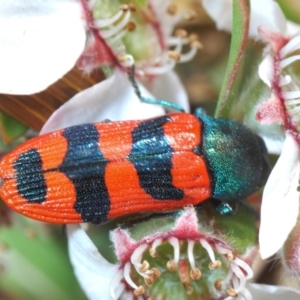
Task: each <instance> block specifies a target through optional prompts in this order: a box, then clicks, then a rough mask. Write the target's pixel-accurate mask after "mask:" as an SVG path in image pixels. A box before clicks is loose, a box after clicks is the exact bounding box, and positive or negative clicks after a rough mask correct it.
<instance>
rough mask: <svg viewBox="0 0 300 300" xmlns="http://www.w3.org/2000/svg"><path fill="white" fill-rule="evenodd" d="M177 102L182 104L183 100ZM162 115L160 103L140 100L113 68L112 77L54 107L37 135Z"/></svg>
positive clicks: (146, 95) (130, 85)
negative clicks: (57, 107)
mask: <svg viewBox="0 0 300 300" xmlns="http://www.w3.org/2000/svg"><path fill="white" fill-rule="evenodd" d="M140 89H141V92H142V94H143V96H145V97H149V98H153V99H154V96H152V95H151V94H149V92H148V91H147V90H146V89H145V88H143V87H142V86H141V85H140ZM180 101H182V102H183V103H184V99H183V100H180ZM185 105H186V104H185ZM163 114H164V110H163V109H162V107H161V106H159V105H153V104H147V103H143V102H141V101H140V99H139V98H138V97H137V95H136V94H135V92H134V89H133V87H132V84H131V83H130V82H129V80H128V77H127V74H126V73H124V72H123V71H121V70H119V69H118V68H116V69H115V70H114V73H113V75H112V76H111V77H109V78H108V79H106V80H104V81H102V82H100V83H98V84H96V85H94V86H92V87H91V88H88V89H86V90H84V91H82V92H80V93H78V94H76V95H75V96H74V97H73V98H72V99H70V100H69V101H67V102H66V103H65V104H64V105H62V106H61V107H60V108H59V109H58V110H56V111H55V112H54V113H53V114H52V116H51V117H50V118H49V119H48V121H47V122H46V123H45V125H44V127H43V128H42V130H41V133H40V134H44V133H47V132H51V131H54V130H58V129H62V128H65V127H69V126H73V125H79V124H84V123H94V122H103V121H104V120H111V121H119V120H134V119H145V118H150V117H155V116H159V115H163Z"/></svg>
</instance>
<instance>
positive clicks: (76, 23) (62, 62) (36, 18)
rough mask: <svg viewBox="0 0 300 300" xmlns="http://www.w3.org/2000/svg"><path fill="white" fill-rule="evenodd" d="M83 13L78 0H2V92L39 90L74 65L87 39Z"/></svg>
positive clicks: (0, 90) (0, 23) (0, 20)
mask: <svg viewBox="0 0 300 300" xmlns="http://www.w3.org/2000/svg"><path fill="white" fill-rule="evenodd" d="M81 17H82V15H81V8H80V5H78V1H76V0H51V1H44V0H37V1H23V0H14V1H10V0H2V1H1V4H0V66H1V67H0V83H1V84H0V93H6V94H31V93H36V92H39V91H41V90H43V89H45V88H47V87H48V86H49V85H50V84H52V83H53V82H55V81H56V80H58V79H59V78H61V77H62V76H63V75H64V74H65V73H67V72H68V71H69V70H70V69H71V68H73V67H74V65H75V63H76V60H77V59H78V58H79V56H80V54H81V53H82V51H83V49H84V46H85V40H86V34H85V30H84V26H83V22H82V18H81Z"/></svg>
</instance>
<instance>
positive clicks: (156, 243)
mask: <svg viewBox="0 0 300 300" xmlns="http://www.w3.org/2000/svg"><path fill="white" fill-rule="evenodd" d="M162 242H163V239H161V238H160V239H155V240H154V242H153V243H152V245H151V248H150V249H149V253H150V255H151V256H152V257H156V256H157V251H156V248H157V247H158V246H159V245H161V244H162Z"/></svg>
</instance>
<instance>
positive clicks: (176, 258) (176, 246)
mask: <svg viewBox="0 0 300 300" xmlns="http://www.w3.org/2000/svg"><path fill="white" fill-rule="evenodd" d="M168 242H169V243H170V244H171V245H172V246H173V249H174V259H173V261H174V263H175V265H176V266H177V265H178V262H179V257H180V244H179V240H178V239H177V238H175V237H173V236H172V237H170V238H168Z"/></svg>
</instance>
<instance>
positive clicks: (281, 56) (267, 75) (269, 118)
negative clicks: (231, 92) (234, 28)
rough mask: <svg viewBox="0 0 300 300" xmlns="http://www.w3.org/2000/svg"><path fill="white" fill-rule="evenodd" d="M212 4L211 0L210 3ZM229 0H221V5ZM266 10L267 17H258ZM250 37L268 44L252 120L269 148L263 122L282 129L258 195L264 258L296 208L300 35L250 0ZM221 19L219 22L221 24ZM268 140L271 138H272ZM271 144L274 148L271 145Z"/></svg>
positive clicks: (275, 11) (213, 11) (270, 6)
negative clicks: (263, 95) (265, 95)
mask: <svg viewBox="0 0 300 300" xmlns="http://www.w3.org/2000/svg"><path fill="white" fill-rule="evenodd" d="M212 2H213V1H212ZM212 2H211V1H203V5H204V7H205V8H206V9H207V10H208V12H209V14H210V15H211V16H212V17H213V18H214V19H215V20H216V23H217V26H218V27H219V28H221V29H225V30H231V23H232V22H231V19H232V12H231V10H230V9H227V10H225V11H226V13H225V16H227V18H226V17H225V18H219V17H220V14H221V11H223V10H222V9H219V7H218V8H217V6H216V5H215V6H214V5H213V4H212ZM229 2H230V1H228V2H227V1H222V5H223V9H224V8H225V7H226V6H229ZM261 5H263V6H265V9H266V8H267V10H268V12H270V13H268V16H265V17H259V15H260V13H263V12H265V10H264V9H263V7H262V6H261ZM250 17H251V18H250V30H249V35H250V36H251V37H254V38H256V39H260V40H262V41H264V42H265V43H267V45H268V46H267V47H266V49H265V54H264V58H263V61H262V62H261V64H260V66H259V70H258V73H259V76H260V78H261V79H262V80H263V81H264V83H265V84H266V85H267V86H268V87H269V88H270V91H269V93H270V96H269V99H268V100H267V101H264V102H262V103H261V104H260V105H259V106H258V111H257V114H256V119H257V121H258V122H260V123H261V124H262V125H263V126H265V128H262V131H261V133H262V134H263V135H264V138H265V140H266V143H267V146H268V149H269V151H270V152H272V153H274V152H276V151H278V150H277V149H278V146H277V145H278V143H277V145H276V144H275V143H274V141H273V140H274V136H273V137H272V138H270V137H268V133H267V131H268V126H269V125H271V124H277V125H278V127H277V128H278V132H277V138H278V141H279V143H280V141H281V140H282V130H281V129H280V127H282V128H283V129H284V130H285V132H286V134H285V136H286V138H285V142H284V144H283V146H282V154H281V156H280V158H279V160H278V162H277V164H276V166H275V167H274V169H273V172H272V174H271V175H270V178H269V180H268V182H267V184H266V187H265V189H264V193H263V201H262V209H261V226H260V235H259V241H260V251H261V255H262V257H263V258H267V257H269V256H271V255H272V254H274V253H276V252H277V251H278V250H279V249H280V248H281V247H282V245H283V243H284V242H285V240H286V239H287V237H288V235H289V233H290V231H291V230H292V228H293V227H294V226H295V224H296V220H297V216H298V211H299V192H298V191H297V186H298V183H299V153H300V152H299V141H300V139H299V120H300V117H299V116H300V114H299V112H300V110H299V99H298V98H299V95H300V94H299V86H298V80H297V75H296V73H295V72H293V65H294V64H295V62H297V61H298V60H299V55H297V50H299V48H300V38H299V35H297V30H299V28H297V26H295V25H293V26H292V25H291V24H290V23H289V22H287V21H286V19H285V17H284V15H283V13H282V11H281V9H280V8H279V6H278V4H277V3H275V2H274V1H264V3H263V4H262V3H258V1H255V0H252V1H251V14H250ZM222 20H223V21H224V22H223V23H222ZM272 139H273V140H272ZM274 145H276V146H277V147H276V148H274Z"/></svg>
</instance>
